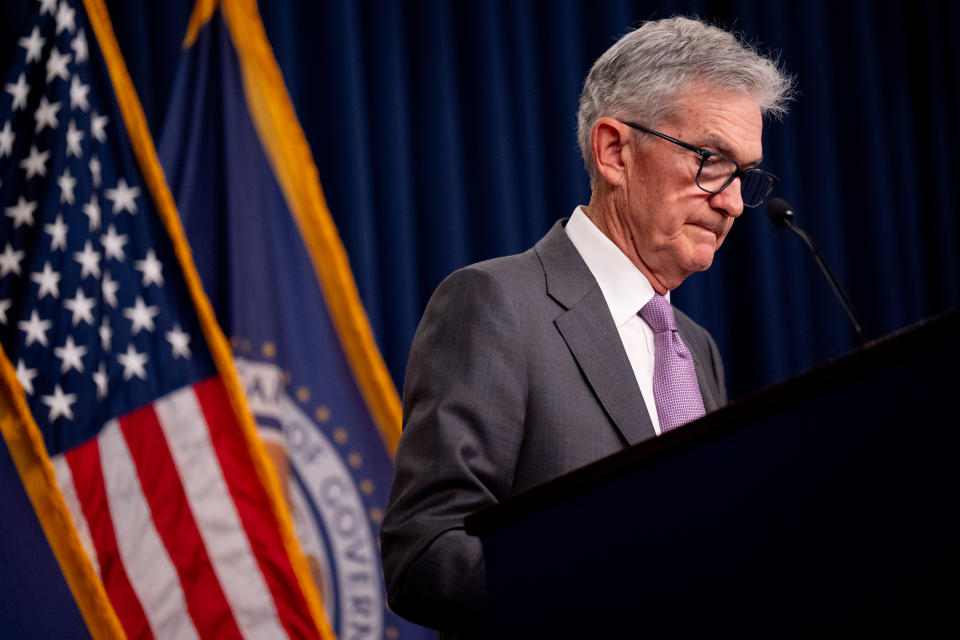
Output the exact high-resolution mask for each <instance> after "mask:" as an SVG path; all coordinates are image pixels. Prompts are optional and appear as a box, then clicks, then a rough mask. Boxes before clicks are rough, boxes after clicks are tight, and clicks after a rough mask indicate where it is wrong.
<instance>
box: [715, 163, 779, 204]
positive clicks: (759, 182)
mask: <svg viewBox="0 0 960 640" xmlns="http://www.w3.org/2000/svg"><path fill="white" fill-rule="evenodd" d="M736 171H737V165H736V164H734V163H733V161H732V160H730V159H729V158H725V157H723V156H707V157H706V158H704V160H703V167H702V168H701V170H700V176H699V178H698V179H697V184H698V185H699V186H700V188H701V189H703V190H704V191H709V192H710V193H716V192H718V191H720V190H721V189H723V188H724V186H726V184H727V182H728V181H729V180H730V176H732V175H733V174H734V173H735V172H736ZM772 186H773V181H772V180H771V178H770V177H769V176H768V175H766V174H764V173H762V172H760V171H752V170H749V169H748V170H747V171H744V172H743V173H742V174H740V197H741V198H742V199H743V204H744V206H747V207H756V206H758V205H759V204H760V203H762V202H763V199H764V198H766V197H767V194H768V193H770V189H771V187H772Z"/></svg>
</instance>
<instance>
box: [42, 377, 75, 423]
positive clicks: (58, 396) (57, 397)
mask: <svg viewBox="0 0 960 640" xmlns="http://www.w3.org/2000/svg"><path fill="white" fill-rule="evenodd" d="M40 400H41V401H42V402H43V404H45V405H47V406H48V407H50V414H49V415H48V416H47V420H48V421H50V422H54V421H56V419H57V418H59V417H61V416H62V417H64V418H66V419H67V420H73V409H71V407H72V406H73V404H74V403H75V402H76V401H77V394H75V393H64V392H63V389H62V388H61V387H60V385H59V384H58V385H56V386H55V387H54V389H53V394H52V395H49V396H40Z"/></svg>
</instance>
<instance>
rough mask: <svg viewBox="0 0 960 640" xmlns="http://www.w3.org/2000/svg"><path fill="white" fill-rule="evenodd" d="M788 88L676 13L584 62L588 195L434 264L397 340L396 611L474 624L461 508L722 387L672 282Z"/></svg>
mask: <svg viewBox="0 0 960 640" xmlns="http://www.w3.org/2000/svg"><path fill="white" fill-rule="evenodd" d="M790 86H791V79H790V78H789V77H787V76H785V75H784V74H783V73H782V72H781V71H780V70H779V69H778V68H777V65H776V64H775V63H774V62H773V61H771V60H769V59H767V58H764V57H762V56H759V55H758V54H757V53H756V52H755V51H753V50H752V49H751V48H749V47H747V46H745V45H743V44H742V43H740V42H739V41H738V40H737V39H736V38H735V37H734V36H733V35H732V34H730V33H728V32H725V31H722V30H720V29H717V28H715V27H712V26H709V25H706V24H704V23H702V22H698V21H695V20H690V19H686V18H672V19H668V20H660V21H655V22H648V23H646V24H644V25H643V26H641V27H640V28H639V29H637V30H635V31H633V32H631V33H628V34H627V35H626V36H624V37H623V38H622V39H621V40H620V41H619V42H617V43H616V44H615V45H613V46H612V47H611V48H610V49H609V50H608V51H607V52H606V53H604V54H603V56H601V57H600V58H599V59H598V60H597V61H596V63H595V64H594V65H593V67H592V69H591V70H590V73H589V75H588V76H587V79H586V82H585V84H584V87H583V92H582V94H581V98H580V112H579V116H578V118H579V140H580V147H581V151H582V153H583V157H584V161H585V164H586V168H587V171H588V172H589V174H590V180H591V187H592V195H591V198H590V203H589V205H587V206H585V207H584V206H581V207H578V208H577V209H576V210H575V211H574V212H573V215H571V216H570V218H569V220H561V221H559V222H558V223H557V224H556V225H555V226H554V227H553V228H552V229H551V230H550V231H549V232H548V233H547V235H546V236H544V238H543V239H542V240H540V241H539V242H538V243H537V244H536V246H534V247H533V248H532V249H530V250H528V251H526V252H525V253H522V254H520V255H516V256H510V257H506V258H499V259H496V260H491V261H488V262H483V263H480V264H476V265H472V266H470V267H467V268H465V269H461V270H459V271H457V272H456V273H454V274H453V275H451V276H450V277H449V278H447V279H446V280H445V281H444V282H443V283H442V284H441V285H440V286H439V288H438V289H437V291H436V292H435V293H434V295H433V297H432V299H431V300H430V303H429V305H428V306H427V309H426V311H425V313H424V316H423V320H422V321H421V323H420V327H419V329H418V331H417V334H416V337H415V338H414V341H413V346H412V349H411V352H410V360H409V364H408V366H407V373H406V381H405V386H404V396H403V404H404V430H403V437H402V438H401V441H400V446H399V449H398V450H397V472H396V478H395V481H394V485H393V490H392V493H391V498H390V506H389V509H388V512H387V516H386V519H385V520H384V522H383V528H382V532H381V543H382V550H383V567H384V573H385V575H386V579H387V585H388V592H389V594H388V595H389V599H390V603H391V606H392V607H393V609H394V610H395V611H396V612H397V613H399V614H401V615H403V616H405V617H408V618H409V619H411V620H413V621H415V622H419V623H421V624H424V625H426V626H430V627H435V628H437V629H440V630H442V631H445V632H448V633H455V634H464V635H471V636H472V635H475V634H476V635H482V633H483V629H484V625H485V610H484V607H485V601H486V594H485V592H484V565H483V556H482V549H481V546H480V542H479V540H477V539H476V538H472V537H471V536H468V535H467V534H466V533H465V532H464V529H463V521H464V518H465V517H466V516H467V515H468V514H470V513H472V512H474V511H476V510H478V509H480V508H482V507H485V506H487V505H490V504H493V503H496V502H497V501H499V500H502V499H503V498H506V497H507V496H510V495H512V494H515V493H517V492H520V491H523V490H524V489H529V488H530V487H533V486H535V485H537V484H540V483H542V482H545V481H547V480H550V479H551V478H555V477H557V476H558V475H560V474H563V473H565V472H567V471H570V470H572V469H575V468H577V467H579V466H582V465H584V464H587V463H589V462H592V461H594V460H597V459H598V458H601V457H603V456H606V455H609V454H611V453H614V452H616V451H617V450H619V449H622V448H623V447H627V446H629V445H633V444H636V443H638V442H641V441H643V440H646V439H648V438H653V437H655V436H657V435H659V434H660V433H663V432H664V431H666V430H668V429H672V428H675V427H677V426H680V425H682V424H684V423H685V422H689V421H690V420H693V419H696V418H698V417H700V416H702V415H703V414H704V412H705V411H711V410H713V409H715V408H717V407H719V406H721V405H723V404H724V403H725V402H726V390H725V388H724V381H723V368H722V364H721V362H720V355H719V353H718V351H717V347H716V345H715V344H714V342H713V339H712V338H711V337H710V336H709V334H708V333H707V332H706V331H705V330H704V329H703V328H701V327H700V326H698V325H697V324H695V323H694V322H693V321H692V320H690V319H689V318H688V317H687V316H685V315H684V314H683V313H681V312H679V311H675V310H674V309H673V308H672V307H671V305H670V302H669V295H670V291H671V290H672V289H674V288H676V287H677V286H679V285H680V283H681V282H683V280H684V278H686V277H687V276H688V275H690V274H691V273H693V272H695V271H702V270H704V269H707V268H708V267H709V266H710V264H711V262H712V261H713V254H714V252H715V251H716V250H717V249H718V248H719V247H720V245H721V244H722V243H723V240H724V238H725V237H726V235H727V233H728V232H729V231H730V227H731V225H732V224H733V221H734V219H736V218H737V216H739V215H740V214H741V212H742V211H743V208H744V206H757V205H758V204H760V203H761V202H762V201H763V199H764V198H765V197H766V196H767V194H768V193H769V191H770V188H771V186H772V184H773V182H774V180H775V178H774V177H773V176H771V175H770V174H768V173H765V172H764V171H762V170H760V169H758V168H757V167H756V165H758V164H759V163H760V160H761V158H762V150H761V129H762V118H763V116H764V115H765V114H774V115H779V114H781V113H783V111H784V110H785V102H786V100H787V98H788V93H789V91H790ZM637 504H638V505H639V506H640V507H641V508H642V504H643V502H642V496H638V502H637Z"/></svg>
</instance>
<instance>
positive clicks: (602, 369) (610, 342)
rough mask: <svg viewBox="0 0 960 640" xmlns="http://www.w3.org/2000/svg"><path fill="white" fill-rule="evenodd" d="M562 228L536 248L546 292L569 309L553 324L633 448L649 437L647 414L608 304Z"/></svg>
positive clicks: (653, 434) (650, 423) (651, 428)
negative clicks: (545, 281)
mask: <svg viewBox="0 0 960 640" xmlns="http://www.w3.org/2000/svg"><path fill="white" fill-rule="evenodd" d="M564 223H565V220H561V221H560V222H558V223H557V224H556V225H554V227H553V229H551V230H550V232H549V233H548V234H547V235H546V236H544V238H543V239H542V240H541V241H540V242H538V243H537V246H536V252H537V255H538V256H539V257H540V262H541V264H542V265H543V270H544V273H545V274H546V278H547V293H548V294H549V295H550V296H551V297H552V298H553V299H554V300H556V301H557V302H558V303H560V304H561V305H562V306H563V307H565V308H566V309H567V310H566V311H565V312H564V313H562V314H560V315H559V316H558V317H557V318H556V320H555V321H554V323H555V324H556V326H557V329H558V330H559V331H560V334H561V335H562V336H563V339H564V341H565V342H566V343H567V346H568V347H569V348H570V352H571V353H572V354H573V357H574V358H575V359H576V360H577V364H579V365H580V369H581V370H582V371H583V373H584V376H585V377H586V379H587V383H588V384H589V385H590V388H591V389H592V390H593V393H594V394H595V395H596V396H597V398H598V399H599V401H600V404H601V405H602V406H603V408H604V410H605V411H606V412H607V415H609V416H610V419H611V421H612V422H613V425H614V427H615V428H616V429H617V431H619V433H620V435H621V437H622V438H623V439H624V441H625V442H626V443H627V444H636V443H638V442H641V441H643V440H647V439H649V438H653V437H654V436H655V435H656V432H655V431H654V430H653V423H652V422H651V421H650V414H649V413H648V411H647V408H646V405H644V403H643V396H642V395H641V394H640V388H639V387H638V386H637V380H636V377H635V376H634V374H633V369H632V368H631V366H630V361H629V360H628V359H627V354H626V352H625V351H624V349H623V342H622V341H621V340H620V334H619V333H618V332H617V327H616V325H615V324H614V322H613V318H612V317H611V316H610V310H609V307H608V306H607V302H606V300H605V299H604V298H603V293H602V292H601V291H600V287H599V285H597V281H596V279H594V277H593V274H591V273H590V270H589V269H588V268H587V265H586V263H584V261H583V258H581V257H580V254H579V253H578V252H577V250H576V248H575V247H574V246H573V243H571V242H570V239H569V238H567V235H566V232H565V231H564V230H563V224H564Z"/></svg>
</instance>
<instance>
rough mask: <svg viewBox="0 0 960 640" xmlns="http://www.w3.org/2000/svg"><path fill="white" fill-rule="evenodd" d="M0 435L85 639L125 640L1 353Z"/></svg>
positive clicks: (11, 373)
mask: <svg viewBox="0 0 960 640" xmlns="http://www.w3.org/2000/svg"><path fill="white" fill-rule="evenodd" d="M0 431H2V432H3V439H4V440H5V441H6V443H7V448H8V449H9V450H10V457H11V458H13V463H14V465H15V466H16V467H17V471H18V472H19V473H20V478H21V479H22V480H23V488H24V489H25V490H26V492H27V496H29V498H30V503H31V504H32V505H33V510H34V511H35V512H36V514H37V519H38V520H39V521H40V526H41V527H42V528H43V532H44V534H45V535H46V537H47V541H48V542H49V543H50V548H51V549H52V550H53V555H54V557H56V559H57V562H58V563H59V564H60V569H61V570H62V571H63V577H64V578H65V579H66V581H67V585H68V586H69V587H70V593H72V594H73V599H74V600H75V601H76V603H77V608H78V609H79V610H80V615H81V616H83V620H84V622H85V623H86V625H87V629H88V630H89V631H90V635H91V636H92V637H93V638H94V639H95V640H113V639H115V638H126V637H127V635H126V633H125V632H124V631H123V627H122V626H121V625H120V619H119V618H118V617H117V612H116V611H114V609H113V605H112V604H110V599H109V598H108V597H107V592H106V589H105V588H104V586H103V583H102V582H101V581H100V578H99V577H98V576H97V573H96V571H95V570H94V568H93V565H92V564H91V563H90V558H88V557H87V554H86V552H85V551H84V550H83V546H82V545H81V544H80V538H79V536H78V535H77V530H76V527H75V526H74V524H73V517H72V516H71V515H70V511H69V510H68V509H67V504H66V502H64V500H63V494H61V493H60V487H58V486H57V480H56V475H55V473H54V471H53V464H52V463H51V462H50V457H49V456H48V455H47V448H46V446H45V445H44V444H43V437H42V436H41V435H40V429H39V427H37V423H36V421H35V420H34V419H33V415H32V414H31V413H30V407H29V406H27V399H26V396H25V395H24V393H23V388H22V387H21V386H20V382H19V381H18V380H17V374H16V371H14V368H13V365H12V364H11V363H10V360H9V359H7V355H6V353H4V352H3V351H2V350H0Z"/></svg>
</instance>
